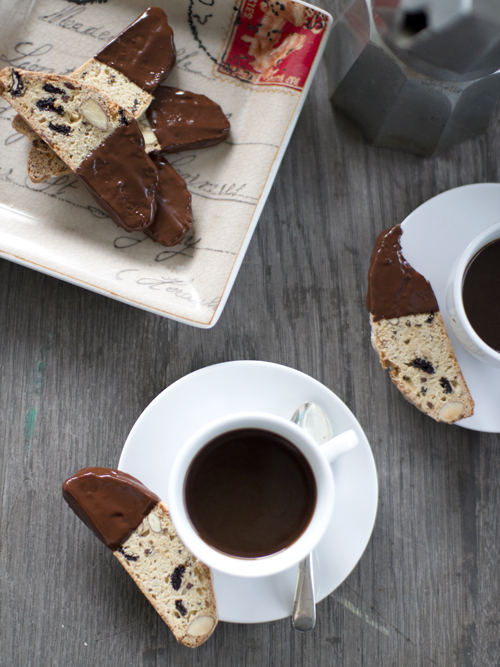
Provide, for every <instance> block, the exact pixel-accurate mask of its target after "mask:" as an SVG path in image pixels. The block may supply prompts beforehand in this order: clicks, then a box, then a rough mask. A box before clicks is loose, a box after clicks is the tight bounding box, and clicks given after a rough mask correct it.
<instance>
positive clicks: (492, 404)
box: [401, 183, 500, 433]
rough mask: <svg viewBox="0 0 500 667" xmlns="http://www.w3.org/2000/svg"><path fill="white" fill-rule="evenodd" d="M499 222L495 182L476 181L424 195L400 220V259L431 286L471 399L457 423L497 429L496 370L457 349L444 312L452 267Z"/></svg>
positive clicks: (499, 386) (499, 380)
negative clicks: (466, 414) (429, 196)
mask: <svg viewBox="0 0 500 667" xmlns="http://www.w3.org/2000/svg"><path fill="white" fill-rule="evenodd" d="M499 220H500V184H498V183H477V184H474V185H464V186H462V187H460V188H455V189H453V190H448V191H447V192H443V193H442V194H440V195H437V197H433V198H432V199H429V200H428V201H426V202H425V203H424V204H422V205H421V206H419V207H418V208H417V209H415V210H414V211H413V213H411V214H410V215H409V216H408V217H407V218H406V219H405V220H404V221H403V223H402V224H401V228H402V229H403V234H402V236H401V248H402V250H403V255H404V257H405V259H406V260H407V261H408V262H409V263H410V264H411V265H412V266H413V268H414V269H415V270H416V271H418V272H419V273H421V274H422V275H423V276H425V278H427V280H428V281H429V282H430V284H431V285H432V289H433V290H434V293H435V295H436V299H437V302H438V305H439V310H440V312H441V315H442V316H443V319H444V323H445V325H446V329H447V330H448V334H449V336H450V339H451V342H452V345H453V349H454V350H455V354H456V357H457V359H458V362H459V364H460V367H461V369H462V373H463V375H464V378H465V380H466V382H467V384H468V386H469V390H470V393H471V395H472V398H473V399H474V403H475V407H474V414H473V416H472V417H468V418H467V419H461V420H460V421H458V422H457V424H456V425H457V426H462V427H463V428H470V429H473V430H474V431H487V432H490V433H500V410H499V409H498V406H499V405H500V369H498V368H493V367H492V366H487V365H486V364H484V363H483V362H481V361H479V360H478V359H476V358H475V357H473V356H472V355H471V354H469V353H468V352H467V350H466V349H465V348H464V347H462V345H461V343H460V342H459V340H458V338H457V337H456V336H455V334H454V332H453V330H452V329H451V326H450V324H449V321H448V315H447V313H446V284H447V282H448V276H449V274H450V271H451V268H452V266H453V264H454V262H455V260H456V258H457V257H459V255H461V254H462V252H463V251H464V250H465V248H466V247H467V246H468V245H469V243H470V242H471V241H472V239H473V238H474V237H475V236H477V235H478V234H479V233H480V232H482V231H483V230H484V229H486V228H487V227H489V226H490V225H492V224H494V223H495V222H498V221H499Z"/></svg>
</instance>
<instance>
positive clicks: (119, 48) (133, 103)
mask: <svg viewBox="0 0 500 667" xmlns="http://www.w3.org/2000/svg"><path fill="white" fill-rule="evenodd" d="M174 64H175V44H174V35H173V31H172V28H171V27H170V25H169V24H168V18H167V15H166V14H165V12H164V11H163V9H160V8H159V7H149V8H148V9H147V10H146V11H145V12H144V13H143V14H141V16H139V18H138V19H136V20H135V21H134V22H133V23H132V24H131V25H129V26H128V27H127V28H125V29H124V30H123V31H122V32H121V33H120V34H119V35H117V36H116V37H115V38H114V39H112V40H111V41H110V42H108V43H107V44H106V45H105V46H104V47H103V48H102V49H101V50H100V51H99V52H98V53H97V54H96V55H95V56H94V57H93V58H91V59H90V60H89V61H88V62H86V63H85V64H83V65H82V66H81V67H79V68H78V69H77V70H75V71H74V72H73V73H72V74H71V78H72V79H77V80H78V81H81V82H82V83H85V84H88V85H91V86H95V87H96V88H98V89H99V90H100V91H101V92H102V93H104V94H105V95H106V96H107V97H109V98H110V99H111V100H113V101H114V102H116V103H117V104H119V106H120V107H122V108H123V109H126V110H127V111H128V112H129V113H131V114H132V115H133V116H134V118H139V117H140V116H141V115H142V114H143V112H144V111H145V110H146V109H147V107H148V106H149V104H150V103H151V100H152V99H153V97H152V92H153V91H154V89H155V88H156V87H157V86H158V85H159V84H160V83H161V82H162V81H163V80H164V79H165V78H166V77H167V76H168V74H169V73H170V72H171V71H172V68H173V66H174ZM15 122H16V119H14V122H13V127H14V129H16V130H17V131H19V132H22V133H23V134H24V132H23V130H22V129H19V127H16V126H15ZM146 143H147V142H146ZM149 148H150V150H156V149H157V148H158V146H157V145H154V146H153V145H151V146H150V147H149ZM66 172H67V168H66ZM61 173H64V167H63V166H62V165H61V164H59V163H58V161H57V159H56V158H55V157H54V155H51V153H50V149H49V150H48V151H42V150H40V151H38V150H37V146H36V145H33V146H32V148H31V150H30V154H29V155H28V174H29V176H30V178H31V179H32V180H33V181H34V182H35V183H38V182H40V181H42V180H45V179H47V178H50V176H55V175H60V174H61Z"/></svg>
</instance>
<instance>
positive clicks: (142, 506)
mask: <svg viewBox="0 0 500 667" xmlns="http://www.w3.org/2000/svg"><path fill="white" fill-rule="evenodd" d="M63 497H64V499H65V500H66V502H67V503H68V504H69V506H70V507H71V508H72V509H73V511H74V512H75V513H76V514H77V516H79V517H80V519H82V521H84V523H85V524H86V525H87V526H88V527H89V528H91V530H92V531H93V532H94V533H95V534H96V535H97V537H99V539H100V540H101V541H102V542H103V543H104V544H106V546H108V547H109V548H110V549H112V550H113V553H114V555H115V556H116V558H117V559H118V560H119V561H120V563H121V564H122V565H123V567H124V568H125V569H126V570H127V572H128V573H129V574H130V576H131V577H132V579H133V580H134V581H135V583H136V584H137V586H138V587H139V588H140V590H141V591H142V592H143V593H144V595H145V596H146V597H147V599H148V600H149V601H150V602H151V604H152V605H153V606H154V608H155V609H156V611H157V612H158V614H159V615H160V616H161V617H162V619H163V620H164V621H165V623H167V625H168V626H169V628H170V629H171V630H172V632H173V634H174V636H175V638H176V639H177V641H179V642H181V643H182V644H184V645H185V646H189V647H190V648H195V647H197V646H199V645H200V644H202V643H203V642H204V641H206V640H207V639H208V637H210V635H211V634H212V633H213V631H214V629H215V626H216V625H217V621H218V614H217V604H216V598H215V592H214V588H213V582H212V574H211V571H210V569H209V568H208V567H207V566H206V565H204V564H203V563H201V562H200V561H198V560H197V559H196V558H195V557H194V556H193V555H192V554H191V553H190V552H189V551H188V550H187V549H186V547H185V546H184V544H183V543H182V542H181V540H180V539H179V537H178V535H177V533H176V531H175V528H174V526H173V524H172V521H171V519H170V515H169V512H168V509H167V507H166V506H165V505H164V504H163V503H162V502H161V501H160V499H159V498H158V496H157V495H156V494H154V493H152V492H151V491H150V490H149V489H147V488H146V487H145V486H144V485H143V484H142V483H141V482H139V480H137V479H135V478H134V477H132V476H131V475H128V474H127V473H123V472H121V471H118V470H111V469H109V468H84V469H83V470H80V471H79V472H77V473H76V474H75V475H73V476H72V477H70V478H69V479H67V480H66V481H65V482H64V484H63Z"/></svg>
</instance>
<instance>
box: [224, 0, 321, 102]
mask: <svg viewBox="0 0 500 667" xmlns="http://www.w3.org/2000/svg"><path fill="white" fill-rule="evenodd" d="M326 28H327V15H325V14H323V13H322V12H320V11H318V10H316V9H313V8H311V7H305V6H304V5H301V4H299V3H297V2H293V0H240V3H239V7H237V13H236V18H235V21H234V24H233V28H232V31H231V34H230V36H229V40H228V43H227V46H226V49H225V51H224V53H223V54H222V59H221V63H220V65H219V66H218V71H219V72H221V73H223V74H227V75H229V76H233V77H235V78H237V79H240V80H242V81H248V82H249V83H253V84H255V85H259V86H285V87H287V88H293V89H295V90H302V89H303V87H304V84H305V82H306V79H307V76H308V74H309V71H310V69H311V67H312V63H313V61H314V58H315V56H316V53H317V52H318V48H319V45H320V44H321V40H322V38H323V36H324V33H325V31H326Z"/></svg>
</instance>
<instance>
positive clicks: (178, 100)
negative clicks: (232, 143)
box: [146, 86, 230, 153]
mask: <svg viewBox="0 0 500 667" xmlns="http://www.w3.org/2000/svg"><path fill="white" fill-rule="evenodd" d="M146 117H147V119H148V121H149V124H150V126H151V129H152V131H153V132H154V134H155V136H156V139H157V140H158V143H159V144H160V150H161V151H163V152H164V153H180V152H181V151H188V150H195V149H198V148H208V147H210V146H216V145H217V144H220V143H221V142H222V141H224V140H225V139H226V138H227V136H228V134H229V130H230V124H229V121H228V119H227V117H226V116H225V114H224V112H223V111H222V109H221V108H220V106H219V105H218V104H216V103H215V102H214V101H213V100H211V99H209V98H208V97H206V96H205V95H199V94H198V93H192V92H190V91H187V90H179V88H172V87H171V86H160V88H158V89H157V90H156V91H155V96H154V100H153V101H152V102H151V104H150V105H149V107H148V109H147V111H146Z"/></svg>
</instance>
